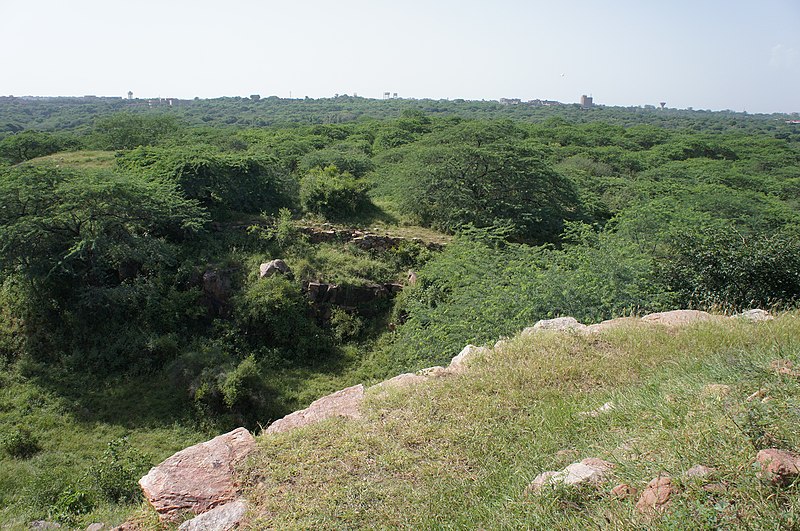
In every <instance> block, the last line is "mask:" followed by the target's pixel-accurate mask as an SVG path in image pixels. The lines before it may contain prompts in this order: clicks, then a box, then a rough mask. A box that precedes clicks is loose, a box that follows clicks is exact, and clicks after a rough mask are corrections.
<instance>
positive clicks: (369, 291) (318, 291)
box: [303, 282, 403, 308]
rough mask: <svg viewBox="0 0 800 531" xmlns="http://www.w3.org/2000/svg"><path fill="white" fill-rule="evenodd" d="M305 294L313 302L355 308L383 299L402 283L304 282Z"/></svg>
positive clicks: (400, 286) (394, 292) (401, 286)
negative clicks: (363, 284)
mask: <svg viewBox="0 0 800 531" xmlns="http://www.w3.org/2000/svg"><path fill="white" fill-rule="evenodd" d="M303 289H304V291H305V292H306V296H307V297H308V298H309V300H311V302H313V303H314V304H333V305H336V306H342V307H345V308H356V307H358V306H361V305H364V304H369V303H371V302H374V301H376V300H378V299H385V298H388V297H391V296H394V295H395V294H397V293H399V292H400V291H402V290H403V285H402V284H397V283H395V282H389V283H386V284H368V285H366V286H340V285H338V284H326V283H324V282H304V283H303Z"/></svg>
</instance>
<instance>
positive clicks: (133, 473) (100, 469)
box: [62, 437, 152, 502]
mask: <svg viewBox="0 0 800 531" xmlns="http://www.w3.org/2000/svg"><path fill="white" fill-rule="evenodd" d="M151 466H152V462H151V459H150V457H149V456H147V455H146V454H144V453H142V452H141V451H139V450H138V449H137V448H135V447H133V446H131V444H130V442H129V441H128V439H127V438H125V437H122V438H120V439H114V440H113V441H110V442H109V443H108V446H107V447H106V450H105V451H104V452H103V455H102V457H100V459H98V461H97V462H96V463H95V464H94V465H93V466H92V467H91V469H90V470H89V477H91V479H92V481H93V483H94V486H95V488H96V489H97V491H98V492H99V494H100V495H101V496H102V497H103V498H105V499H107V500H108V501H113V502H130V501H135V500H137V499H139V498H140V497H141V491H140V489H139V485H138V484H137V481H138V479H139V478H141V477H142V476H143V475H144V474H146V473H147V471H148V470H149V469H150V467H151ZM62 496H63V493H62ZM78 499H80V498H77V499H76V502H77V500H78Z"/></svg>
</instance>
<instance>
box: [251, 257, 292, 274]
mask: <svg viewBox="0 0 800 531" xmlns="http://www.w3.org/2000/svg"><path fill="white" fill-rule="evenodd" d="M272 275H286V276H287V277H290V278H291V277H292V270H291V269H290V268H289V266H288V265H286V262H284V261H283V260H281V259H280V258H277V259H275V260H270V261H269V262H264V263H263V264H261V265H260V266H259V268H258V278H267V277H271V276H272Z"/></svg>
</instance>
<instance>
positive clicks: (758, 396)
mask: <svg viewBox="0 0 800 531" xmlns="http://www.w3.org/2000/svg"><path fill="white" fill-rule="evenodd" d="M766 394H767V391H766V390H765V389H759V390H758V391H756V392H755V393H753V394H752V395H750V396H748V397H747V398H746V399H745V400H746V401H747V402H752V401H753V400H760V399H761V398H764V396H766Z"/></svg>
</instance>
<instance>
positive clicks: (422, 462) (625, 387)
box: [244, 314, 800, 529]
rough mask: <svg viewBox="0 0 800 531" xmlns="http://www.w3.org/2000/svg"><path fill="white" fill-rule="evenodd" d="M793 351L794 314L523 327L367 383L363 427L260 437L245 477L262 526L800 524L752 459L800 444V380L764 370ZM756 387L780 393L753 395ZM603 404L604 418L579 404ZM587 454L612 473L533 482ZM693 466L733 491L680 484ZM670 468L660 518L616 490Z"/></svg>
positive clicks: (789, 495)
mask: <svg viewBox="0 0 800 531" xmlns="http://www.w3.org/2000/svg"><path fill="white" fill-rule="evenodd" d="M781 358H788V359H792V360H794V362H795V363H797V362H800V319H799V318H798V315H797V314H788V315H785V316H783V317H781V318H780V319H777V320H775V321H772V322H769V323H761V324H752V323H744V322H735V321H733V320H727V321H725V322H721V323H706V324H698V325H694V326H691V327H688V328H685V329H681V330H673V331H670V330H667V329H664V328H660V327H658V326H654V325H650V326H645V325H639V326H636V325H634V326H632V327H629V328H624V329H617V330H611V331H607V332H605V333H603V334H602V335H600V336H593V337H573V336H565V335H558V334H540V335H537V336H535V337H533V338H522V339H520V338H518V339H515V340H513V341H512V342H511V343H510V344H509V345H508V346H507V347H506V348H504V349H503V350H502V351H501V352H495V353H493V354H491V355H490V356H489V357H488V358H486V359H485V360H478V361H476V362H475V366H474V367H473V368H472V370H471V371H469V372H467V373H465V374H463V375H461V376H456V377H451V378H446V379H439V380H434V381H430V382H426V383H425V384H423V385H421V386H419V387H416V388H413V389H406V390H396V391H392V392H389V393H388V394H384V395H379V394H377V393H376V392H375V391H371V392H370V393H369V398H368V403H367V404H368V406H367V408H366V409H367V412H366V418H365V420H363V421H358V422H355V421H349V422H348V421H342V420H336V421H329V422H326V423H323V424H321V425H317V426H312V427H309V428H306V429H303V430H298V431H297V432H294V433H288V434H282V435H277V436H275V435H272V436H262V437H260V439H259V442H260V447H259V448H260V450H259V452H258V454H257V456H256V457H255V458H254V459H253V460H252V462H251V463H250V465H249V468H248V470H247V471H246V472H245V479H244V481H245V482H246V484H247V485H248V491H247V495H248V497H249V498H250V500H251V503H252V506H253V511H252V512H253V516H252V519H251V521H250V527H251V528H253V529H263V528H278V529H287V528H306V529H311V528H313V529H341V528H381V527H391V528H394V527H401V528H479V529H480V528H491V529H503V528H508V529H519V528H535V529H548V528H549V529H580V528H597V527H601V528H637V527H638V528H641V527H648V526H652V527H656V528H669V529H674V528H686V527H692V528H697V527H700V528H702V527H707V528H715V527H719V526H722V527H727V528H731V527H733V528H748V527H749V528H756V529H764V528H773V529H774V528H779V527H784V528H792V529H797V528H800V496H798V488H799V487H800V486H798V485H795V486H794V487H789V488H787V489H785V490H776V489H774V488H772V487H769V486H766V485H763V484H761V483H760V482H759V481H758V480H757V479H756V476H755V468H754V465H753V459H754V457H755V454H756V452H757V450H758V449H760V448H764V447H772V446H776V447H780V448H784V449H793V450H798V449H800V430H797V426H798V425H800V380H798V379H797V378H792V377H787V376H779V375H776V374H774V373H773V372H771V371H770V370H769V365H770V362H771V360H774V359H781ZM709 383H723V384H728V385H730V386H731V392H730V394H728V395H727V396H722V397H720V396H718V395H714V394H713V393H708V392H706V391H704V387H705V386H706V385H707V384H709ZM759 389H764V390H765V394H766V395H767V396H769V397H771V400H769V401H767V402H761V401H760V400H753V401H750V402H748V401H747V400H746V398H747V397H748V396H750V395H751V394H752V393H753V392H754V391H757V390H759ZM608 400H613V401H614V402H615V404H617V408H616V409H615V410H613V411H612V412H610V413H608V414H606V415H602V416H600V417H597V418H591V417H585V416H581V415H580V414H579V413H580V412H582V411H587V410H593V409H595V408H597V407H598V406H600V405H602V404H603V403H604V402H606V401H608ZM585 457H599V458H603V459H606V460H609V461H612V462H614V463H616V465H617V466H616V468H615V471H614V476H615V477H614V478H613V479H612V482H611V483H609V484H608V485H606V486H605V487H603V488H601V489H599V490H584V491H577V492H576V491H570V490H559V491H552V492H547V493H545V494H542V495H538V496H527V497H526V495H525V494H524V490H525V487H526V485H527V484H528V483H529V482H530V481H531V480H532V479H533V478H534V477H535V476H536V475H537V474H539V473H540V472H542V471H545V470H560V469H561V468H563V467H565V466H566V465H568V464H569V463H571V462H574V461H577V460H580V459H582V458H585ZM698 463H702V464H705V465H708V466H712V467H714V468H716V469H717V470H718V479H719V480H721V481H723V482H725V483H726V484H727V485H728V490H727V492H725V493H722V494H719V493H717V494H712V493H709V492H706V491H704V490H702V489H701V488H700V485H699V484H698V483H696V482H695V483H693V482H691V481H689V480H686V479H683V478H682V473H683V472H684V471H686V470H688V469H689V468H690V467H692V466H693V465H695V464H698ZM660 472H666V473H669V474H671V475H672V476H673V477H674V478H675V480H676V482H677V483H678V484H679V486H680V489H681V492H680V495H679V496H678V497H677V498H676V499H675V500H674V502H673V504H672V506H671V507H670V509H669V510H668V511H667V512H666V513H665V514H664V515H663V516H661V517H659V518H657V519H655V520H653V521H652V522H648V521H647V520H646V519H644V518H643V517H642V516H640V515H639V514H638V513H637V512H636V510H635V507H634V505H635V500H627V501H617V500H614V499H612V498H611V497H610V496H609V494H608V491H609V490H610V488H611V487H613V486H614V485H615V484H617V482H619V483H621V482H626V483H629V484H631V485H634V486H635V487H638V488H640V489H641V488H642V487H643V486H644V485H645V484H646V483H647V482H648V481H649V480H650V479H652V478H653V477H655V476H656V475H658V474H659V473H660Z"/></svg>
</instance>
